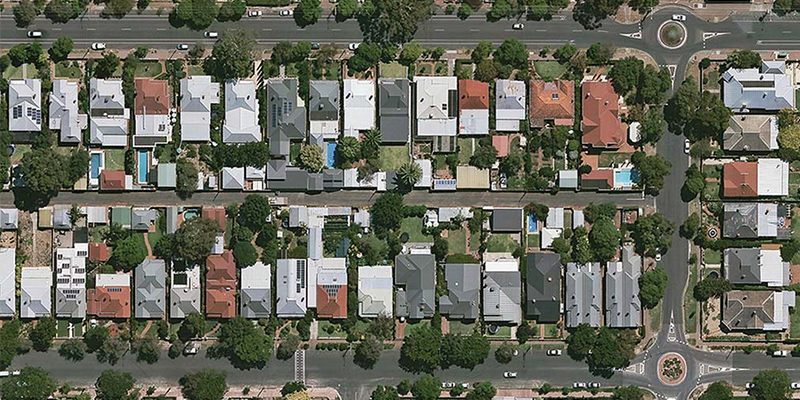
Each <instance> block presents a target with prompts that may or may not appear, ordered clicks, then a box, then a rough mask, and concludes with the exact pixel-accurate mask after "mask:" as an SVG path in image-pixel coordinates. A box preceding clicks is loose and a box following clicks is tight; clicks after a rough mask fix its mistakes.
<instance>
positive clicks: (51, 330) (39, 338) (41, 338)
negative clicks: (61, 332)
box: [29, 317, 58, 351]
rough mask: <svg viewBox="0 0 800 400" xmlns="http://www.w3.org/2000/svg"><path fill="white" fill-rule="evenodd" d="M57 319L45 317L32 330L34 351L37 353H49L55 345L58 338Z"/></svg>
mask: <svg viewBox="0 0 800 400" xmlns="http://www.w3.org/2000/svg"><path fill="white" fill-rule="evenodd" d="M56 333H58V332H57V329H56V319H55V318H53V317H44V318H41V319H39V321H38V322H37V323H36V326H34V327H33V329H31V333H30V335H29V337H30V339H31V342H32V343H33V349H34V350H36V351H47V350H48V349H50V346H52V345H53V338H55V337H56Z"/></svg>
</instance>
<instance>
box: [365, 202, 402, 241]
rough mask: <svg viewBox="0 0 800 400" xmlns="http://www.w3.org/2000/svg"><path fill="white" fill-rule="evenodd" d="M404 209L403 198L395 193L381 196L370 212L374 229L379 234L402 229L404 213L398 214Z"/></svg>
mask: <svg viewBox="0 0 800 400" xmlns="http://www.w3.org/2000/svg"><path fill="white" fill-rule="evenodd" d="M402 209H403V196H401V195H399V194H397V193H394V192H386V193H383V194H381V195H380V196H378V198H377V199H376V200H375V203H374V204H373V205H372V208H371V210H370V211H371V213H372V226H373V228H374V229H375V230H376V231H377V232H378V234H383V233H385V232H387V231H394V230H397V229H400V224H401V223H402V222H403V213H401V212H398V210H402Z"/></svg>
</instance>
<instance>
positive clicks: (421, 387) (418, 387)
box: [411, 375, 442, 400]
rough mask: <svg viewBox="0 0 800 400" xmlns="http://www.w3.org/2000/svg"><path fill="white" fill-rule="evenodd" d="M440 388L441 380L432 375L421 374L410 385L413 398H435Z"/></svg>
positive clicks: (420, 399)
mask: <svg viewBox="0 0 800 400" xmlns="http://www.w3.org/2000/svg"><path fill="white" fill-rule="evenodd" d="M441 390H442V380H441V379H439V378H435V377H433V376H432V375H422V376H421V377H419V379H417V380H416V381H414V384H413V385H411V394H413V395H414V400H436V399H438V398H439V394H440V393H441Z"/></svg>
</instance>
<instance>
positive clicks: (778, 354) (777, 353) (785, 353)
mask: <svg viewBox="0 0 800 400" xmlns="http://www.w3.org/2000/svg"><path fill="white" fill-rule="evenodd" d="M772 356H773V357H789V350H777V351H774V352H773V353H772Z"/></svg>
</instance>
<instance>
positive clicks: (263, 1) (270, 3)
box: [246, 0, 292, 7]
mask: <svg viewBox="0 0 800 400" xmlns="http://www.w3.org/2000/svg"><path fill="white" fill-rule="evenodd" d="M246 3H247V5H248V6H263V7H286V6H288V5H289V4H292V1H291V0H246Z"/></svg>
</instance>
